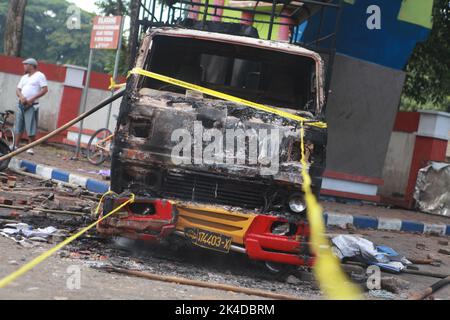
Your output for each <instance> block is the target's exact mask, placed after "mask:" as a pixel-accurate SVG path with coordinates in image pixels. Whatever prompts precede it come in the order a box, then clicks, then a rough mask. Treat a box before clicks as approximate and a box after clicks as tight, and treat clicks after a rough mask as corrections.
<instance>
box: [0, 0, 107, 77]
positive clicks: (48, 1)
mask: <svg viewBox="0 0 450 320" xmlns="http://www.w3.org/2000/svg"><path fill="white" fill-rule="evenodd" d="M71 5H72V4H71V3H69V2H67V1H65V0H28V4H27V9H26V15H25V19H24V27H23V41H22V42H23V45H22V50H21V56H22V57H34V58H36V59H38V60H42V61H45V62H49V63H56V64H73V65H79V66H84V67H86V66H87V60H88V56H89V43H90V34H91V29H92V22H91V21H92V19H93V17H94V15H93V14H91V13H89V12H86V11H83V10H80V20H81V21H80V22H81V24H80V28H79V29H69V28H68V27H67V20H68V19H69V18H70V13H68V8H69V6H71ZM6 12H7V8H6V6H5V5H4V2H1V1H0V46H1V45H2V44H3V32H1V30H4V28H5V26H6ZM1 49H2V48H1V47H0V50H1ZM110 64H111V65H114V53H113V52H112V51H110V50H97V51H96V53H95V59H94V64H93V69H94V70H95V71H99V72H105V71H106V72H109V71H110V69H109V68H108V67H107V66H108V65H110Z"/></svg>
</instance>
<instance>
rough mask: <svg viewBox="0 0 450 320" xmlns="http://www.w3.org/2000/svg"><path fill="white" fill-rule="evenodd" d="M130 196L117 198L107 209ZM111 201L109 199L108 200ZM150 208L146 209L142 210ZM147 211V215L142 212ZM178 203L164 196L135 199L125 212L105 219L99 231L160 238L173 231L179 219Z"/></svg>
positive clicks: (154, 239) (145, 237) (144, 238)
mask: <svg viewBox="0 0 450 320" xmlns="http://www.w3.org/2000/svg"><path fill="white" fill-rule="evenodd" d="M127 200H128V199H115V200H110V201H112V206H109V209H104V210H105V211H110V210H111V209H112V208H116V207H118V206H119V205H121V204H122V203H124V202H126V201H127ZM107 201H108V200H107ZM145 210H147V212H142V211H145ZM143 213H145V214H143ZM177 216H178V215H177V212H176V208H175V206H173V205H172V204H171V203H170V202H169V201H166V200H161V199H148V198H146V199H139V198H138V199H136V201H135V203H134V204H132V205H128V206H126V207H125V208H123V211H121V212H119V213H117V214H115V215H113V216H112V217H109V218H107V219H105V220H103V221H102V222H101V223H99V224H98V225H97V231H98V232H99V233H100V234H104V235H110V236H124V237H127V238H130V239H137V240H146V241H161V240H162V239H164V238H166V237H167V236H169V235H170V234H171V233H172V232H173V231H174V230H175V225H176V220H177Z"/></svg>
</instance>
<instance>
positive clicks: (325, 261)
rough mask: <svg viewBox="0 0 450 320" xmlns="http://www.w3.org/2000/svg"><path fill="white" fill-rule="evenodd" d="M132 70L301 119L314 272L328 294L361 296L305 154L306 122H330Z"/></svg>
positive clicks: (306, 198) (336, 297) (232, 100)
mask: <svg viewBox="0 0 450 320" xmlns="http://www.w3.org/2000/svg"><path fill="white" fill-rule="evenodd" d="M130 74H135V75H141V76H145V77H149V78H153V79H156V80H160V81H163V82H166V83H169V84H173V85H176V86H179V87H183V88H185V89H189V90H193V91H198V92H201V93H203V94H206V95H209V96H212V97H216V98H219V99H223V100H227V101H231V102H235V103H239V104H244V105H246V106H249V107H251V108H254V109H257V110H261V111H265V112H269V113H272V114H276V115H279V116H281V117H284V118H287V119H291V120H295V121H298V122H300V127H301V134H300V136H301V155H302V156H301V163H302V177H303V191H304V193H305V201H306V205H307V208H308V209H307V216H308V221H309V225H310V229H311V249H312V252H314V253H315V254H316V260H315V265H314V273H315V276H316V279H317V280H318V282H319V285H320V288H321V289H322V290H323V292H324V293H325V295H326V296H327V297H329V298H331V299H360V298H361V293H360V290H359V289H358V288H357V287H356V286H355V285H354V284H352V283H351V282H350V281H349V279H348V278H347V276H346V275H345V273H344V272H343V271H342V268H341V265H340V262H339V260H338V259H337V258H336V257H335V256H334V255H333V253H332V251H331V248H330V243H329V241H328V240H327V238H326V237H325V221H324V219H323V214H322V213H323V209H322V207H321V206H320V205H319V203H318V202H317V199H316V197H315V196H314V194H313V192H312V189H311V177H310V175H309V172H308V170H307V168H308V164H307V161H306V155H305V141H304V137H305V128H304V126H305V125H309V126H315V127H319V128H327V124H326V123H324V122H320V121H314V122H311V120H310V119H307V118H303V117H300V116H297V115H293V114H291V113H288V112H284V111H281V110H278V109H275V108H272V107H268V106H265V105H262V104H259V103H255V102H252V101H248V100H244V99H241V98H237V97H234V96H231V95H228V94H225V93H221V92H218V91H214V90H211V89H208V88H204V87H201V86H198V85H195V84H191V83H188V82H184V81H181V80H178V79H174V78H171V77H167V76H164V75H161V74H157V73H154V72H150V71H147V70H144V69H142V68H134V69H133V70H131V71H130V72H129V75H130Z"/></svg>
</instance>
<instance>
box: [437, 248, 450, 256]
mask: <svg viewBox="0 0 450 320" xmlns="http://www.w3.org/2000/svg"><path fill="white" fill-rule="evenodd" d="M438 253H440V254H446V255H450V250H449V249H442V248H441V249H439V251H438Z"/></svg>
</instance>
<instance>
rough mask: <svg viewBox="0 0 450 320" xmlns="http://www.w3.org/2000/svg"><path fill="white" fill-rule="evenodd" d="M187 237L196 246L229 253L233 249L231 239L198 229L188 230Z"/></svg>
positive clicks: (186, 231)
mask: <svg viewBox="0 0 450 320" xmlns="http://www.w3.org/2000/svg"><path fill="white" fill-rule="evenodd" d="M184 233H185V235H186V237H187V238H188V239H189V240H190V241H191V243H192V244H195V245H196V246H199V247H202V248H206V249H211V250H215V251H220V252H224V253H229V252H230V248H231V238H230V237H227V236H225V235H223V234H220V233H215V232H211V231H207V230H201V229H196V228H186V229H185V230H184Z"/></svg>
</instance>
